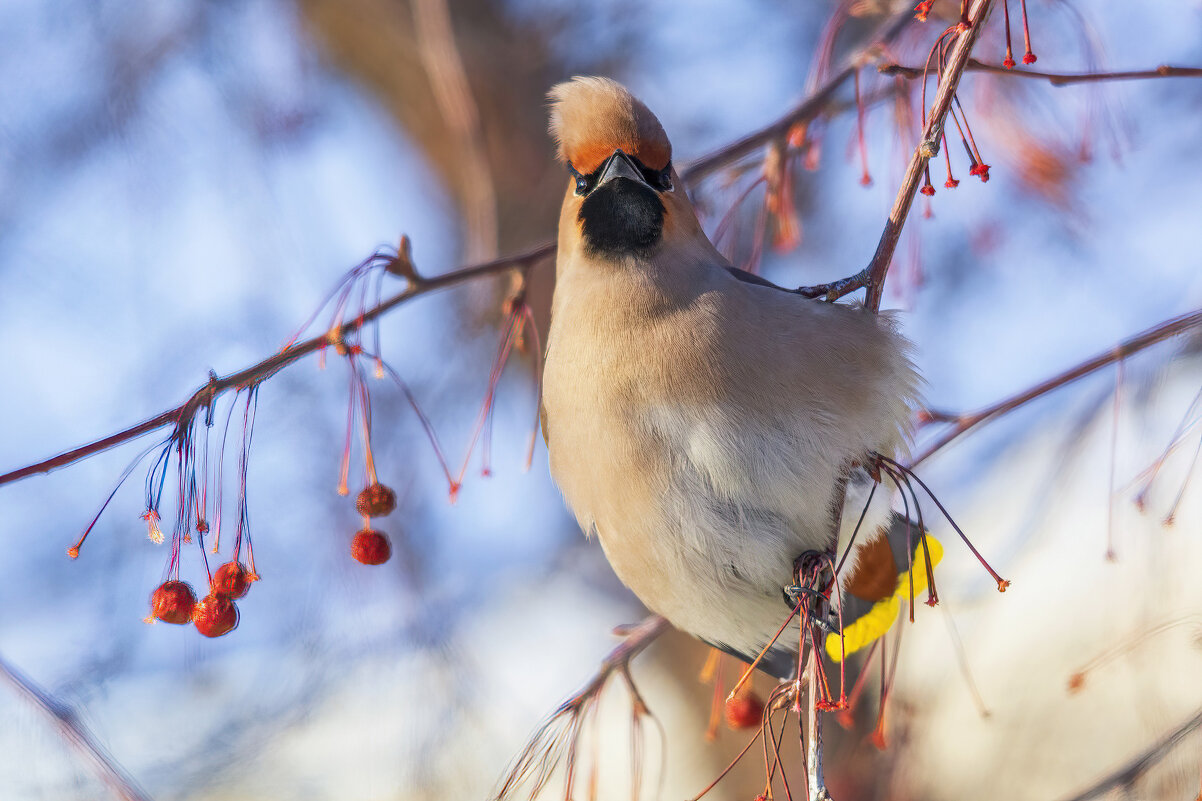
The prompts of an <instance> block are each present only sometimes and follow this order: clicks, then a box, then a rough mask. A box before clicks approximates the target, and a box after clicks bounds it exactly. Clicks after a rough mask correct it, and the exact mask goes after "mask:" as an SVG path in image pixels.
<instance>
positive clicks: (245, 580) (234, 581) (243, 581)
mask: <svg viewBox="0 0 1202 801" xmlns="http://www.w3.org/2000/svg"><path fill="white" fill-rule="evenodd" d="M250 582H251V575H250V571H248V570H247V569H246V566H245V565H243V564H242V563H241V562H236V561H235V562H226V563H225V564H224V565H222V566H221V567H219V568H217V570H216V571H215V572H214V573H213V581H212V583H211V585H210V587H211V589H212V592H213V593H214V594H216V595H224V596H226V597H227V598H241V597H242V596H243V595H246V592H247V590H249V589H250Z"/></svg>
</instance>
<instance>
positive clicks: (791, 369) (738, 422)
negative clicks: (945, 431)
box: [543, 78, 919, 675]
mask: <svg viewBox="0 0 1202 801" xmlns="http://www.w3.org/2000/svg"><path fill="white" fill-rule="evenodd" d="M550 100H551V125H550V128H551V133H552V135H553V137H554V138H555V140H556V141H557V143H558V147H559V158H560V159H561V160H562V161H563V162H564V163H565V164H566V166H567V170H568V172H569V174H570V176H571V180H570V182H569V184H568V187H567V192H566V193H565V196H564V201H563V210H562V212H561V214H560V219H559V252H558V259H557V265H556V285H555V295H554V299H553V301H552V311H551V327H550V334H549V336H548V341H547V355H546V363H545V372H544V379H543V387H544V395H543V404H544V407H543V435H544V437H545V438H546V441H547V449H548V452H549V454H550V463H551V474H552V476H553V477H554V479H555V481H556V483H557V484H558V485H559V488H560V490H561V491H562V492H563V495H564V498H565V499H566V501H567V503H568V505H569V506H570V507H571V508H572V511H573V512H574V513H575V515H576V517H577V519H578V520H579V522H580V526H581V528H583V529H584V531H585V532H586V534H589V535H592V534H594V533H595V534H596V536H597V538H598V539H599V540H600V541H601V546H602V548H603V549H604V550H605V554H606V556H607V557H608V559H609V562H610V564H611V565H612V566H613V569H614V571H615V572H616V573H617V575H618V577H619V578H620V579H621V580H622V581H623V582H624V583H625V584H626V586H628V587H629V588H630V589H631V590H632V591H633V592H634V593H635V595H637V596H638V597H639V599H640V600H641V601H642V602H643V603H644V604H645V605H646V606H647V607H648V608H649V609H651V610H653V611H655V612H658V613H659V614H661V615H663V616H664V617H666V618H667V619H668V620H669V621H671V623H672V624H673V625H675V626H676V627H677V628H680V629H682V630H684V631H687V632H690V633H692V634H694V635H696V636H697V637H699V638H701V639H703V640H705V641H707V642H709V643H710V644H712V645H715V646H716V647H720V648H722V649H724V650H726V651H728V652H730V653H734V654H736V655H739V656H740V657H742V658H743V659H744V660H746V661H750V660H751V659H753V658H754V657H755V656H756V655H757V654H758V653H759V652H760V651H761V649H763V648H764V646H765V645H766V644H767V643H768V642H769V641H770V640H771V639H772V637H773V635H774V634H775V633H776V632H777V630H778V629H779V628H780V626H781V624H782V622H783V621H784V620H785V618H786V617H787V616H788V614H789V612H790V610H791V608H792V607H791V606H790V605H789V603H788V601H787V599H786V598H785V596H784V594H783V592H782V589H783V588H784V587H786V586H788V585H790V584H792V582H793V566H794V560H796V559H797V558H798V557H799V556H800V555H801V554H803V553H804V552H806V551H820V550H824V549H826V548H827V547H828V546H829V545H830V544H831V539H832V537H833V536H834V529H835V511H836V509H835V497H836V487H837V486H838V484H839V483H840V481H841V479H844V478H848V479H850V482H851V484H850V487H849V491H848V500H847V506H846V509H847V510H848V511H847V513H845V514H843V515H842V520H843V530H842V533H841V538H848V537H849V536H850V532H851V530H852V528H853V527H854V524H855V523H856V521H857V520H858V519H859V517H860V513H861V511H862V509H863V507H864V503H865V498H866V497H867V489H868V488H869V487H870V486H871V479H870V478H869V477H868V476H867V474H866V473H865V472H864V470H863V468H862V467H861V466H862V465H867V464H870V463H871V456H872V454H873V453H874V452H878V453H882V454H886V455H890V456H892V455H894V454H897V453H898V452H899V450H900V449H903V448H904V447H905V443H906V440H907V437H908V434H909V427H910V419H911V414H912V410H913V408H915V404H916V392H917V389H918V385H919V379H918V376H917V375H916V373H915V371H914V367H913V365H912V364H911V362H910V360H909V358H908V356H907V352H908V343H907V342H906V340H905V339H903V338H902V336H901V335H900V334H898V333H897V331H896V330H895V329H894V324H893V321H892V319H891V318H890V317H888V316H887V315H881V316H877V315H875V314H872V313H870V312H868V311H866V310H864V309H862V308H860V307H858V306H852V305H841V304H832V303H825V302H822V301H817V300H810V299H808V298H805V297H803V296H801V295H799V294H797V293H794V292H790V291H787V290H784V289H781V288H780V287H777V286H775V285H773V284H771V283H769V282H767V281H764V280H762V279H759V278H758V277H756V276H753V275H751V274H749V273H745V272H743V271H741V270H737V269H735V268H733V267H732V266H731V265H730V264H729V263H728V262H727V261H726V259H724V258H723V257H722V255H721V254H719V253H718V251H717V250H716V249H715V248H714V246H713V245H712V244H711V243H710V241H709V240H708V239H707V238H706V236H705V233H704V232H703V231H702V229H701V225H700V223H699V222H698V219H697V215H696V213H695V212H694V210H693V207H692V204H691V203H690V202H689V199H688V197H687V196H686V194H685V191H684V188H683V187H682V186H681V183H680V181H679V179H678V177H677V174H676V172H675V170H673V167H672V146H671V144H670V143H669V141H668V138H667V136H666V135H665V133H664V130H663V127H662V126H661V125H660V123H659V120H657V119H656V117H655V115H654V114H652V113H651V111H650V110H648V108H647V107H646V106H645V105H643V103H641V102H640V101H639V100H637V99H636V98H635V97H633V96H632V95H631V94H630V92H628V91H627V90H626V89H625V88H624V87H623V86H622V85H620V84H618V83H616V82H615V81H612V80H609V79H607V78H575V79H573V80H572V81H569V82H567V83H562V84H559V85H558V86H556V87H554V88H553V89H552V90H551V92H550ZM888 495H889V493H887V492H884V491H879V492H876V493H874V495H873V501H872V504H871V508H870V510H869V512H868V514H867V516H866V518H865V522H864V524H863V525H862V526H861V533H860V534H859V535H858V537H857V540H858V541H863V540H867V539H869V538H870V537H872V536H873V535H874V534H877V533H878V532H879V531H880V530H881V529H882V528H883V527H885V526H886V525H887V524H888V523H889V521H890V519H891V518H890V515H891V511H890V509H889V500H888ZM844 573H846V570H845V571H844ZM792 625H793V628H792V635H791V636H790V635H789V634H788V632H786V634H785V635H784V636H782V637H781V638H780V640H779V641H778V643H777V644H776V645H775V646H773V648H772V650H770V651H769V653H768V656H767V658H766V659H765V660H764V662H763V663H762V664H763V665H766V666H767V669H768V670H769V671H770V672H773V673H775V674H776V675H787V674H788V673H789V672H790V670H791V669H794V668H795V656H796V650H797V644H798V635H797V631H798V629H797V623H796V621H794V623H793V624H792Z"/></svg>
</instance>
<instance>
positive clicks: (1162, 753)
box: [1065, 709, 1202, 801]
mask: <svg viewBox="0 0 1202 801" xmlns="http://www.w3.org/2000/svg"><path fill="white" fill-rule="evenodd" d="M1199 726H1202V709H1199V710H1198V711H1197V713H1195V715H1194V716H1193V717H1192V718H1190V719H1189V720H1187V721H1185V723H1183V724H1181V725H1180V726H1178V727H1177V728H1176V729H1174V730H1173V731H1171V732H1169V734H1168V735H1166V736H1165V737H1164V738H1163V739H1162V740H1160V742H1158V743H1156V744H1155V745H1153V746H1152V747H1151V748H1149V749H1148V750H1147V751H1144V752H1143V753H1142V754H1140V755H1139V756H1138V757H1136V758H1135V760H1133V761H1132V762H1131V763H1130V764H1128V765H1126V766H1125V767H1123V768H1121V769H1119V770H1117V771H1115V772H1114V773H1112V774H1110V775H1109V776H1107V777H1106V778H1104V779H1102V780H1101V781H1100V782H1098V783H1097V784H1095V785H1094V786H1093V787H1090V788H1089V789H1088V790H1086V791H1084V792H1082V793H1079V794H1077V795H1074V796H1073V797H1071V798H1067V799H1065V801H1089V799H1091V798H1097V797H1098V796H1101V795H1105V794H1106V793H1109V792H1110V791H1111V790H1118V789H1123V788H1130V787H1131V786H1132V785H1133V784H1135V782H1136V781H1137V780H1138V779H1139V777H1140V776H1142V775H1144V774H1145V773H1147V772H1148V770H1150V769H1151V768H1152V767H1153V766H1155V765H1156V763H1157V762H1159V761H1160V760H1162V759H1164V758H1165V757H1166V756H1168V755H1169V752H1171V751H1172V750H1173V749H1174V748H1176V747H1177V745H1178V744H1179V743H1180V742H1181V741H1182V740H1184V739H1185V738H1186V736H1187V735H1188V734H1190V732H1192V731H1194V730H1195V729H1197V728H1198V727H1199Z"/></svg>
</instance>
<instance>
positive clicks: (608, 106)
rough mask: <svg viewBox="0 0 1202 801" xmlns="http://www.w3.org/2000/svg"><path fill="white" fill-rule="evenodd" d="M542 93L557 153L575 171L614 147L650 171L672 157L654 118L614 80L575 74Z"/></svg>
mask: <svg viewBox="0 0 1202 801" xmlns="http://www.w3.org/2000/svg"><path fill="white" fill-rule="evenodd" d="M547 96H548V98H549V99H550V100H551V136H553V137H554V138H555V142H556V144H557V145H558V152H557V155H558V157H559V159H560V160H561V161H565V162H567V163H568V164H570V165H571V166H572V168H573V169H575V170H576V171H578V172H580V173H585V174H587V173H591V172H592V171H593V170H595V169H597V168H598V167H600V166H601V164H602V163H603V162H604V161H605V160H606V159H608V158H609V157H610V156H612V155H613V153H614V151H616V150H621V151H622V152H624V153H625V154H626V155H628V156H633V157H635V158H636V159H638V160H639V161H640V162H642V164H643V166H644V167H647V168H649V169H652V170H662V169H664V168H665V167H667V166H668V163H669V162H670V161H671V160H672V145H671V144H670V143H669V142H668V136H667V134H665V133H664V129H663V126H661V125H660V124H659V120H658V119H656V117H655V115H654V114H652V113H651V110H650V109H648V108H647V107H646V106H645V105H643V103H642V101H640V100H639V99H638V98H636V97H635V96H634V95H632V94H630V92H629V91H628V90H627V89H626V87H624V86H622V84H620V83H618V82H617V81H614V80H611V79H609V78H594V77H576V78H573V79H572V80H570V81H566V82H564V83H561V84H558V85H556V86H555V87H553V88H552V89H551V91H550V92H549V93H548V95H547Z"/></svg>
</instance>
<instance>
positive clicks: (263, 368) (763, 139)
mask: <svg viewBox="0 0 1202 801" xmlns="http://www.w3.org/2000/svg"><path fill="white" fill-rule="evenodd" d="M910 19H912V16H911V15H910V14H909V13H904V14H898V15H896V16H894V17H893V18H891V19H890V20H888V21H887V22H886V23H884V24H883V25H882V26H881V28H880V29H879V30H878V32H877V33H876V35H875V36H874V37H873V38H872V39H871V43H870V44H869V45H868V46H867V47H865V48H863V49H862V50H860V51H859V52H858V53H857V54H856V55H855V56H853V57H852V58H851V59H849V61H848V66H846V67H844V68H843V69H842V70H841V71H839V73H837V74H836V75H835V76H833V77H832V78H831V79H830V80H829V81H827V82H826V84H824V85H823V86H822V87H820V88H819V89H817V90H816V91H815V92H813V93H812V94H810V95H809V96H808V97H807V98H806V99H805V100H804V101H802V102H801V103H800V104H799V105H798V106H797V107H796V108H794V109H793V110H791V111H790V112H789V113H787V114H785V115H784V116H782V117H781V118H780V119H779V120H777V121H776V122H774V123H772V124H770V125H768V126H765V127H764V128H761V129H760V130H758V131H754V132H752V133H750V134H748V135H747V136H745V137H743V138H742V139H739V140H737V141H735V142H732V143H731V144H729V145H727V146H725V147H722V148H719V149H718V150H716V151H714V152H713V153H710V154H708V155H706V156H703V157H701V158H700V159H697V160H696V161H694V162H692V163H691V164H690V165H689V166H688V167H687V168H686V169H685V170H684V176H683V179H682V180H684V181H686V182H687V183H690V184H695V183H696V182H697V181H700V180H701V179H702V178H704V177H705V176H706V175H709V174H710V173H712V172H713V171H714V170H716V169H718V168H719V167H721V166H723V165H726V164H730V163H732V162H734V161H736V160H738V159H740V158H742V157H743V156H745V155H747V154H748V153H750V152H752V151H754V150H755V149H756V148H757V147H760V146H762V145H763V144H765V143H767V142H770V141H772V140H773V139H779V138H781V137H782V136H784V135H785V133H786V132H787V131H788V130H789V128H790V127H791V126H792V125H794V124H796V123H797V122H800V121H804V120H809V119H812V118H813V117H815V116H816V115H817V114H818V113H820V112H821V111H822V110H823V109H824V108H826V107H827V105H828V104H829V103H830V102H831V100H832V98H833V97H834V94H835V92H836V90H837V89H838V88H839V86H841V85H842V84H843V82H845V81H846V80H847V79H848V78H849V77H850V76H851V75H852V73H853V72H854V70H855V69H856V68H858V67H860V66H862V65H863V64H866V63H868V62H869V61H871V58H872V54H873V53H875V52H876V51H878V50H879V48H880V47H881V46H882V45H886V44H888V43H889V42H891V41H892V40H893V39H894V38H895V37H896V36H897V34H898V33H900V32H901V30H902V29H903V28H904V27H905V25H906V24H907V23H908V21H909V20H910ZM554 251H555V245H554V243H552V242H547V243H544V244H542V245H539V246H538V247H536V248H534V249H533V250H531V251H529V252H527V253H523V254H520V255H517V256H510V257H505V258H501V259H497V260H494V261H490V262H485V263H483V264H477V265H473V266H471V267H464V268H462V269H460V270H456V271H453V272H450V273H446V274H444V275H440V276H437V277H435V278H421V277H419V276H417V275H416V273H413V274H409V272H408V264H407V262H406V261H405V260H404V259H398V260H397V262H396V265H395V266H396V267H397V268H398V269H397V270H395V272H397V273H398V274H400V275H402V276H403V277H405V278H407V279H408V281H409V286H408V287H407V288H406V289H405V291H403V292H401V293H399V294H397V295H394V296H393V297H391V298H389V299H388V300H386V301H384V302H383V303H381V304H380V305H379V306H376V307H374V308H372V309H370V310H368V311H367V312H366V313H364V314H363V315H362V316H360V317H357V318H356V319H355V320H353V321H351V322H348V323H346V324H345V325H343V326H342V327H341V329H339V330H338V332H337V334H338V335H339V336H342V337H346V336H347V335H349V334H351V333H352V332H353V331H354V330H355V329H356V328H358V327H359V326H361V325H362V324H363V323H366V322H368V321H370V320H374V319H375V318H377V317H379V316H381V315H383V314H385V313H386V312H388V311H389V310H391V309H393V308H395V307H396V306H399V305H401V304H402V303H404V302H405V301H407V300H410V299H411V298H414V297H416V296H418V295H421V294H425V293H426V292H430V291H433V290H436V289H443V288H445V287H448V286H453V285H455V284H459V283H463V282H465V281H470V280H472V279H475V278H480V277H482V276H486V275H493V274H497V273H502V272H505V271H507V270H514V269H527V268H529V267H531V266H533V265H534V264H536V263H537V262H539V261H541V260H542V259H544V258H546V257H547V256H550V255H551V254H552V253H554ZM330 341H331V340H330V336H329V335H328V334H327V335H324V336H318V337H314V338H312V339H309V340H306V341H304V342H299V343H297V344H295V345H291V346H289V347H287V348H285V349H284V350H282V351H280V352H279V353H277V354H275V355H274V356H271V357H270V358H267V359H264V360H263V361H261V362H259V363H258V364H255V365H253V366H251V367H248V368H246V369H245V370H241V371H239V372H237V373H234V374H233V375H229V376H226V377H224V378H215V379H213V380H211V381H210V382H209V383H208V384H206V385H205V386H203V387H201V388H199V389H197V390H196V391H195V392H194V393H192V395H191V397H189V398H188V399H187V400H186V401H184V402H183V403H181V404H180V405H179V406H177V407H175V408H173V409H169V410H167V411H165V412H163V413H162V414H159V415H156V416H154V417H152V418H150V419H148V420H143V421H142V422H141V423H138V424H137V425H134V426H130V427H129V428H126V429H124V430H122V431H118V432H117V433H115V434H112V435H110V436H108V437H104V438H103V439H99V440H96V441H95V442H90V443H87V444H86V445H81V446H79V447H78V448H74V449H72V450H69V451H65V452H63V453H60V454H58V455H57V456H53V457H51V458H49V459H44V460H42V461H40V462H37V463H35V464H31V465H27V466H25V467H21V468H18V469H16V470H13V471H10V472H8V473H4V474H3V475H0V486H2V485H4V484H9V483H12V482H14V481H18V480H20V479H22V478H27V477H29V476H32V475H36V474H38V473H48V472H50V471H51V470H55V469H57V468H60V467H65V466H66V465H69V464H72V463H74V462H77V461H79V460H80V459H84V458H86V457H88V456H92V455H93V454H96V453H100V452H102V451H105V450H108V449H109V448H112V447H115V446H117V445H121V444H122V443H125V442H128V441H130V440H132V439H136V438H137V437H140V436H142V435H143V434H147V433H149V432H151V431H156V430H158V429H160V428H163V427H164V426H168V425H176V426H179V425H182V424H185V423H187V422H189V421H191V419H192V417H193V416H194V415H195V414H196V412H197V411H198V410H199V409H201V408H203V407H206V406H208V405H210V404H212V403H213V401H214V400H215V399H216V398H217V397H218V396H219V395H221V394H222V393H224V392H225V391H227V390H229V389H235V388H243V387H248V386H253V385H255V384H258V383H259V382H261V381H263V380H265V379H267V378H269V377H270V376H271V375H273V374H274V373H276V372H277V371H279V370H281V369H283V368H284V367H286V366H288V365H289V364H292V363H293V362H295V361H296V360H298V359H300V358H301V357H303V356H306V355H308V354H310V353H312V352H314V351H316V350H319V349H321V348H322V347H324V346H325V345H327V344H329V343H330Z"/></svg>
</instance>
